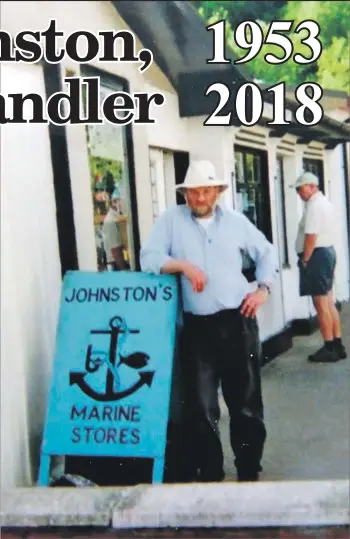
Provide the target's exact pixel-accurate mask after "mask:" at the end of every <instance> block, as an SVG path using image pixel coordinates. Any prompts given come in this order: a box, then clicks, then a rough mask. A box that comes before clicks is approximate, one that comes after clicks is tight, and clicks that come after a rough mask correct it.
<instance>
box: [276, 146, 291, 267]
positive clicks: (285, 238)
mask: <svg viewBox="0 0 350 539" xmlns="http://www.w3.org/2000/svg"><path fill="white" fill-rule="evenodd" d="M278 161H280V170H281V177H280V181H281V191H280V192H281V207H282V226H283V242H284V255H285V257H284V260H282V264H281V266H282V268H283V269H285V268H290V267H291V266H290V257H289V245H288V234H287V215H286V192H285V185H284V180H285V177H284V159H283V155H281V154H277V156H276V162H278ZM277 180H278V176H277V174H276V181H277ZM276 217H277V226H278V228H279V227H280V223H278V216H277V212H276ZM278 237H280V232H279V231H278ZM278 251H279V252H280V245H278Z"/></svg>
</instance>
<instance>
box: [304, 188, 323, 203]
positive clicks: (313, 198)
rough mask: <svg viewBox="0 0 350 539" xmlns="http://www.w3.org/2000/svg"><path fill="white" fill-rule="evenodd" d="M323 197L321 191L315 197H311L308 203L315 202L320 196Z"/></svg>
mask: <svg viewBox="0 0 350 539" xmlns="http://www.w3.org/2000/svg"><path fill="white" fill-rule="evenodd" d="M320 195H321V196H322V192H321V191H316V193H314V194H313V195H311V197H310V198H309V200H308V201H307V202H313V201H314V200H316V198H318V197H319V196H320Z"/></svg>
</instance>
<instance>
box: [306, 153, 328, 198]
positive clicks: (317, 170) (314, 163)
mask: <svg viewBox="0 0 350 539" xmlns="http://www.w3.org/2000/svg"><path fill="white" fill-rule="evenodd" d="M303 168H304V170H307V171H308V172H312V173H313V174H315V176H317V177H318V180H319V182H320V185H319V187H320V190H321V191H322V193H324V176H323V161H322V159H303Z"/></svg>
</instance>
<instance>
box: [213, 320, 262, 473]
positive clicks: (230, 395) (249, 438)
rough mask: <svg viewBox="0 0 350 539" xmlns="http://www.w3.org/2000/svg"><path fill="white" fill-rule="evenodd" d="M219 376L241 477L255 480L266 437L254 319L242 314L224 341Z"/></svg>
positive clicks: (257, 336) (259, 345) (258, 351)
mask: <svg viewBox="0 0 350 539" xmlns="http://www.w3.org/2000/svg"><path fill="white" fill-rule="evenodd" d="M222 343H223V346H224V349H223V350H222V353H221V358H222V361H221V363H220V370H221V372H220V377H221V384H222V392H223V396H224V399H225V402H226V405H227V408H228V410H229V414H230V438H231V446H232V450H233V453H234V455H235V466H236V468H237V478H238V480H239V481H255V480H257V479H258V473H259V471H260V470H261V466H260V461H261V458H262V454H263V447H264V442H265V438H266V429H265V425H264V421H263V415H264V414H263V402H262V395H261V379H260V363H261V344H260V340H259V332H258V326H257V322H256V320H255V319H253V320H252V319H248V318H243V317H239V318H238V319H237V320H235V321H234V322H233V323H231V327H230V328H228V330H227V334H226V335H225V339H224V341H223V342H222Z"/></svg>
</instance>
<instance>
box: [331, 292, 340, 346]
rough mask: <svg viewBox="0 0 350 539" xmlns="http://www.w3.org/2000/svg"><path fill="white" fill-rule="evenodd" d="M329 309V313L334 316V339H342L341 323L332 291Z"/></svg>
mask: <svg viewBox="0 0 350 539" xmlns="http://www.w3.org/2000/svg"><path fill="white" fill-rule="evenodd" d="M328 307H329V312H330V313H331V316H332V329H333V339H340V338H341V323H340V316H339V313H338V309H337V308H336V306H335V304H334V300H333V294H332V291H330V292H328Z"/></svg>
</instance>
